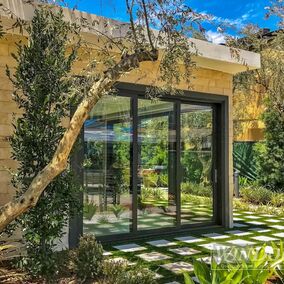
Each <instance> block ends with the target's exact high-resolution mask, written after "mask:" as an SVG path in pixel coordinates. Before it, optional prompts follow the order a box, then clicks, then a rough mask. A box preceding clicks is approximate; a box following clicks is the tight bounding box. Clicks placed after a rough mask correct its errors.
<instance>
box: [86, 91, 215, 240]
mask: <svg viewBox="0 0 284 284" xmlns="http://www.w3.org/2000/svg"><path fill="white" fill-rule="evenodd" d="M214 123H215V122H214V106H211V105H205V104H204V105H203V104H194V103H189V102H186V101H182V100H179V99H177V98H175V99H171V100H170V99H169V100H166V99H163V100H154V101H153V100H147V99H145V98H143V97H140V96H137V95H133V96H129V97H127V96H105V97H103V98H102V99H101V100H100V101H99V102H98V103H97V105H96V106H95V107H94V109H93V110H92V112H91V113H90V115H89V119H88V120H87V121H86V122H85V126H84V163H83V166H84V187H85V193H84V218H83V231H84V232H85V233H94V234H96V235H98V236H105V235H117V234H123V233H132V232H134V233H137V232H140V231H141V232H142V231H145V230H152V229H154V230H159V229H162V228H165V229H166V228H169V229H170V228H175V229H178V228H180V227H182V226H186V225H192V224H203V223H204V224H205V223H206V224H208V223H210V222H213V220H214V218H213V216H214V210H213V203H214V202H213V201H214V192H215V190H213V188H214V186H215V185H214V183H213V181H212V178H213V176H214V175H213V174H212V173H213V172H214V168H215V160H214V157H215V156H216V155H215V154H214V151H213V149H214V148H215V147H214V142H213V141H215V139H213V138H214V131H213V130H214V127H213V125H214Z"/></svg>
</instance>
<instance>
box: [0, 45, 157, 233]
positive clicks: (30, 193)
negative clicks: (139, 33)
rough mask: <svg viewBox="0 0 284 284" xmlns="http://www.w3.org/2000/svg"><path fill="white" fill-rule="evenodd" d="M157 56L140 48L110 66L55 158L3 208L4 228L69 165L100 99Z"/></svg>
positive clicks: (33, 203) (0, 220)
mask: <svg viewBox="0 0 284 284" xmlns="http://www.w3.org/2000/svg"><path fill="white" fill-rule="evenodd" d="M157 59H158V51H157V50H155V49H153V50H152V51H147V50H144V51H143V50H142V51H137V52H135V53H133V54H131V55H128V56H125V57H124V58H122V59H121V60H120V62H119V63H118V64H116V65H115V66H114V67H112V68H110V69H108V70H107V71H106V72H105V73H104V75H103V76H102V77H101V79H100V80H99V81H97V82H96V83H94V84H93V86H92V88H91V89H90V91H89V94H88V96H86V97H85V98H84V100H83V101H82V102H81V103H80V105H79V106H78V108H77V109H76V111H75V113H74V115H73V117H72V119H71V121H70V124H69V126H68V128H67V129H66V131H65V133H64V135H63V137H62V139H61V141H60V143H59V145H58V147H57V150H56V152H55V154H54V156H53V158H52V160H51V161H50V162H49V163H48V164H47V165H46V167H45V168H44V169H42V170H41V171H40V172H39V173H38V174H37V175H36V177H35V178H34V179H33V180H32V182H31V184H30V186H29V188H28V189H27V191H26V192H25V193H24V194H23V195H22V196H20V197H18V198H16V199H14V200H12V201H11V202H9V203H7V204H6V205H4V206H3V207H1V208H0V232H1V231H2V230H3V229H5V227H6V226H7V225H8V224H9V223H11V222H12V221H13V220H15V219H16V218H17V217H19V216H20V215H21V214H23V213H24V212H26V211H28V209H30V208H32V207H34V206H36V204H37V202H38V199H39V198H40V196H41V194H42V193H43V191H44V189H45V188H46V187H47V186H48V185H49V184H50V183H51V182H52V180H53V179H54V178H55V177H57V176H58V175H59V174H61V173H62V172H63V171H64V170H65V169H66V167H67V165H68V157H69V155H70V152H71V150H72V147H73V145H74V143H75V141H76V139H77V137H78V135H79V133H80V131H81V128H82V126H83V124H84V122H85V120H86V119H87V118H88V115H89V113H90V111H91V110H92V108H93V107H94V106H95V105H96V103H97V102H98V101H99V99H100V98H101V97H102V96H104V95H105V94H107V93H108V91H109V90H110V89H111V88H112V86H113V85H114V84H115V82H116V81H118V79H119V78H120V77H121V75H122V74H124V73H126V72H129V71H131V70H132V69H135V68H138V67H139V64H140V62H143V61H156V60H157Z"/></svg>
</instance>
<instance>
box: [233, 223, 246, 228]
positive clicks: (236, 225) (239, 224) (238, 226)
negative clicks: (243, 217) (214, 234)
mask: <svg viewBox="0 0 284 284" xmlns="http://www.w3.org/2000/svg"><path fill="white" fill-rule="evenodd" d="M234 227H236V228H245V227H248V225H246V224H242V223H234Z"/></svg>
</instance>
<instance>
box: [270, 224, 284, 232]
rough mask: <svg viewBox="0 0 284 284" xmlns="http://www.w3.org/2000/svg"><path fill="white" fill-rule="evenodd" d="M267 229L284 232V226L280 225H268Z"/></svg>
mask: <svg viewBox="0 0 284 284" xmlns="http://www.w3.org/2000/svg"><path fill="white" fill-rule="evenodd" d="M269 227H270V228H273V229H276V230H280V231H283V230H284V226H282V225H269Z"/></svg>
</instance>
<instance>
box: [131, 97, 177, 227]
mask: <svg viewBox="0 0 284 284" xmlns="http://www.w3.org/2000/svg"><path fill="white" fill-rule="evenodd" d="M174 119H175V118H174V104H173V103H170V102H161V101H158V102H153V101H149V100H139V101H138V189H137V193H138V200H137V202H138V214H137V215H138V222H137V225H138V230H145V229H146V230H147V229H157V228H159V227H172V226H174V224H175V220H176V205H175V202H176V192H175V186H173V181H172V178H173V177H174V172H173V170H174V169H175V167H174V165H175V140H176V133H175V121H174Z"/></svg>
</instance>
